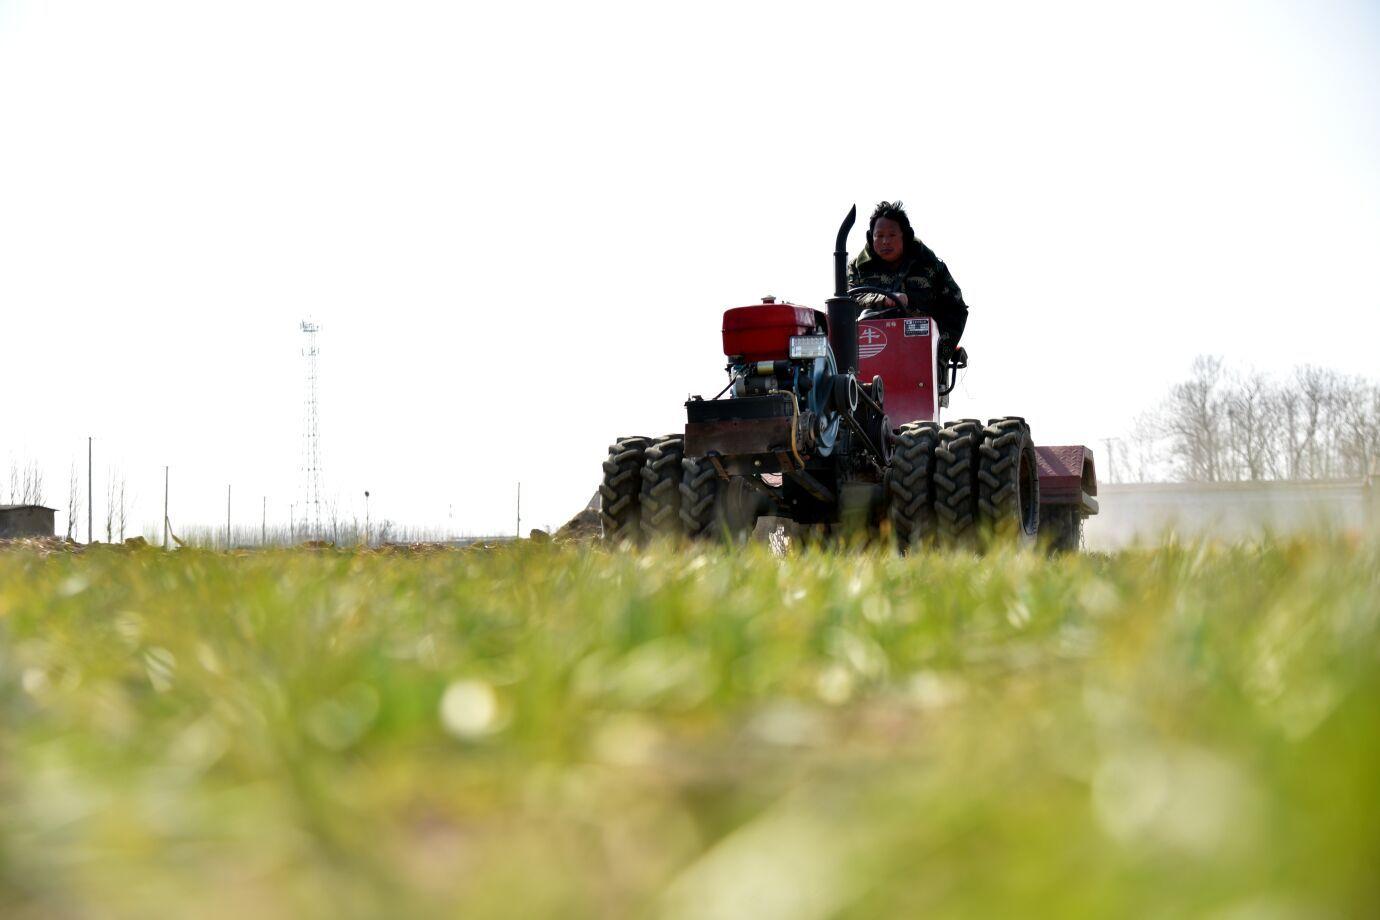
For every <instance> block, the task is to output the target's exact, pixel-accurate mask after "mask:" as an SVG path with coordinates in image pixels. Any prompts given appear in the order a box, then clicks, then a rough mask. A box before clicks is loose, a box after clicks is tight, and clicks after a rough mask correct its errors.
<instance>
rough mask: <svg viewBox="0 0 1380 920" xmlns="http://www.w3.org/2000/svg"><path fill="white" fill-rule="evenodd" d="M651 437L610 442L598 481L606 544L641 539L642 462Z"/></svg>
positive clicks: (600, 519) (634, 542)
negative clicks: (601, 478) (600, 478)
mask: <svg viewBox="0 0 1380 920" xmlns="http://www.w3.org/2000/svg"><path fill="white" fill-rule="evenodd" d="M648 443H649V439H648V438H643V437H629V438H619V439H618V440H617V441H614V442H613V444H611V445H609V456H608V459H607V460H605V461H604V478H603V480H602V481H600V483H599V523H600V525H601V527H602V533H603V539H604V542H605V543H631V544H632V545H634V546H636V545H637V544H638V543H639V542H640V541H641V538H642V526H641V523H642V521H641V517H642V515H641V501H640V498H641V494H642V462H643V460H644V457H645V452H646V450H647V444H648Z"/></svg>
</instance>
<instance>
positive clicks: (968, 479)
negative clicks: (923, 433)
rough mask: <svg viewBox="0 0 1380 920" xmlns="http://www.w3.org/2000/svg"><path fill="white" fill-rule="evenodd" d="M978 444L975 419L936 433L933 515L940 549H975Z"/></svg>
mask: <svg viewBox="0 0 1380 920" xmlns="http://www.w3.org/2000/svg"><path fill="white" fill-rule="evenodd" d="M981 443H982V423H981V422H979V421H978V420H977V419H975V418H965V419H961V420H959V421H957V422H954V423H953V424H951V425H949V426H947V427H945V428H943V429H942V430H941V431H940V432H939V445H938V446H937V447H935V449H934V513H935V519H936V523H937V531H938V534H939V542H940V543H941V544H942V545H943V546H946V547H951V548H955V549H975V548H976V545H977V539H976V538H977V498H978V480H977V473H978V458H979V456H980V454H979V453H978V447H979V446H980V445H981Z"/></svg>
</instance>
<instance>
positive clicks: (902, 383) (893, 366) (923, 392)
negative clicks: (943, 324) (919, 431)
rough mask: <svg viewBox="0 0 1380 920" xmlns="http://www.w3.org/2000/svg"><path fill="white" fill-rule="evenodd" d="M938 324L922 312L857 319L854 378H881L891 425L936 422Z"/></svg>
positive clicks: (895, 426) (863, 379)
mask: <svg viewBox="0 0 1380 920" xmlns="http://www.w3.org/2000/svg"><path fill="white" fill-rule="evenodd" d="M938 359H939V326H938V324H937V323H935V321H934V320H933V319H931V318H929V317H928V316H919V317H905V318H898V319H864V320H859V321H858V365H859V366H858V380H859V381H861V382H863V383H869V382H871V380H872V378H873V377H874V376H880V377H881V378H882V386H883V390H884V391H885V394H886V397H885V405H884V408H885V409H886V414H887V417H888V418H889V419H890V420H891V427H893V428H899V427H901V426H902V425H904V424H905V423H906V422H920V421H938V420H939V389H938V386H937V384H936V380H937V379H938V376H939V375H938V372H937V371H938V368H937V362H938Z"/></svg>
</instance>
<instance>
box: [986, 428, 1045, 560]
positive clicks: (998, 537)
mask: <svg viewBox="0 0 1380 920" xmlns="http://www.w3.org/2000/svg"><path fill="white" fill-rule="evenodd" d="M979 452H980V453H981V461H980V463H979V465H978V517H979V519H980V521H981V526H982V533H983V537H984V539H985V540H986V541H987V542H988V543H992V544H1005V545H1015V546H1018V547H1030V546H1033V545H1034V544H1035V537H1036V535H1037V534H1038V533H1039V529H1040V477H1039V474H1038V473H1037V472H1036V466H1035V445H1034V443H1032V442H1031V440H1030V429H1029V428H1028V427H1026V424H1025V420H1024V419H1020V418H1000V419H992V421H991V422H990V423H989V424H988V425H987V427H986V428H985V429H983V432H982V445H981V447H980V448H979Z"/></svg>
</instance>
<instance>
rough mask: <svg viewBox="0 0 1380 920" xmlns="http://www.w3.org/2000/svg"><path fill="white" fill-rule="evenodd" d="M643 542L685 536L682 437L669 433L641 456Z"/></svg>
mask: <svg viewBox="0 0 1380 920" xmlns="http://www.w3.org/2000/svg"><path fill="white" fill-rule="evenodd" d="M643 457H644V459H643V462H642V494H641V496H640V499H639V501H640V504H641V514H642V539H644V540H655V539H668V540H675V539H679V538H680V537H683V536H684V535H685V525H684V523H683V522H682V521H681V519H680V502H681V495H680V484H681V479H682V476H683V474H684V469H683V467H682V461H683V460H684V457H685V436H684V435H679V434H668V435H667V436H666V437H664V438H661V439H660V440H658V441H656V442H655V443H654V444H652V445H651V446H650V447H648V448H647V449H646V451H645V452H644V453H643Z"/></svg>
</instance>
